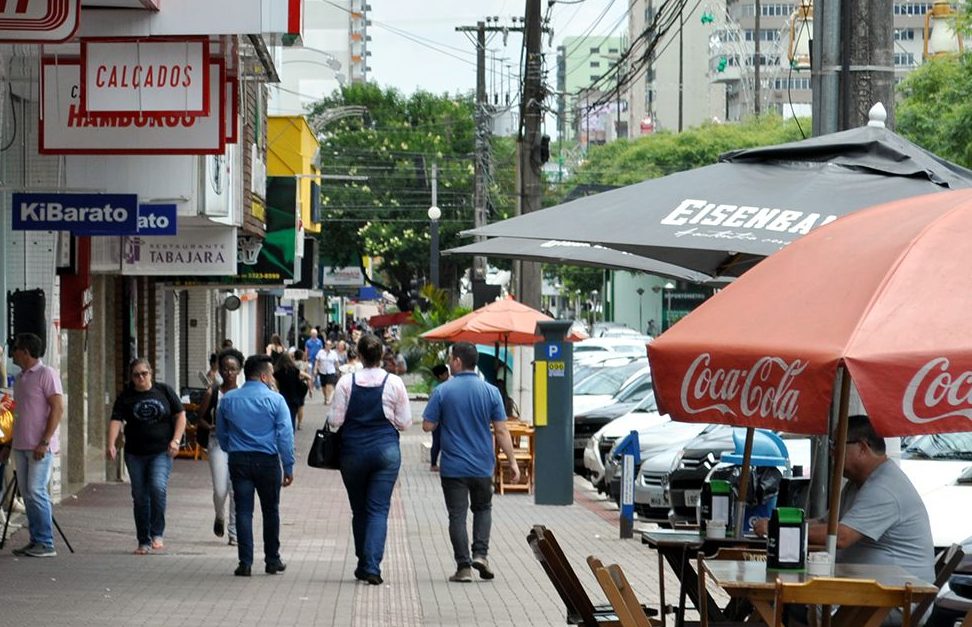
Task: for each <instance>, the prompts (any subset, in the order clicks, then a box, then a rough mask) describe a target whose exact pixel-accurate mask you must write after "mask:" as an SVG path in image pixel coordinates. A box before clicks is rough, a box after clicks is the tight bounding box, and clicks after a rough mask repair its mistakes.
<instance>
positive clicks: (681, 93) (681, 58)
mask: <svg viewBox="0 0 972 627" xmlns="http://www.w3.org/2000/svg"><path fill="white" fill-rule="evenodd" d="M684 8H685V7H684V5H683V6H682V7H681V8H679V10H678V132H679V133H681V132H682V118H683V116H682V112H683V110H684V105H685V100H684V98H685V78H684V74H685V45H684V44H685V42H684V40H683V38H682V33H683V30H684V26H685V20H684V18H683V16H682V11H683V10H684Z"/></svg>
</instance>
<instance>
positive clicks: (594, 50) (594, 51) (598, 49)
mask: <svg viewBox="0 0 972 627" xmlns="http://www.w3.org/2000/svg"><path fill="white" fill-rule="evenodd" d="M591 54H601V49H600V48H591Z"/></svg>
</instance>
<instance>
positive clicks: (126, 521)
mask: <svg viewBox="0 0 972 627" xmlns="http://www.w3.org/2000/svg"><path fill="white" fill-rule="evenodd" d="M323 407H324V406H323V404H322V402H321V400H320V395H316V396H315V397H314V398H313V399H311V400H310V401H309V404H308V406H307V407H306V417H305V420H304V427H303V429H302V430H301V431H298V432H297V458H298V463H297V466H296V469H295V481H294V484H293V486H291V487H289V488H287V489H285V490H284V491H283V496H282V505H281V518H282V531H281V541H282V548H281V554H282V557H283V559H284V561H285V562H286V563H287V565H288V567H287V571H286V572H285V573H283V574H279V575H275V576H269V575H265V574H264V573H263V569H262V568H261V567H260V566H261V553H260V552H261V550H262V549H261V548H260V547H261V546H262V545H261V542H260V540H259V538H260V529H261V527H260V523H259V522H258V521H259V515H257V516H256V521H255V528H256V531H255V534H254V535H255V536H256V538H257V539H256V560H255V564H254V569H253V577H252V578H249V579H243V578H239V577H234V576H233V569H234V567H235V566H236V561H237V560H236V550H235V548H233V547H229V546H227V545H226V541H225V539H219V538H216V537H215V536H214V535H213V533H212V523H213V510H212V504H211V503H212V499H211V483H210V477H209V467H208V465H207V464H206V463H205V462H204V461H192V460H177V461H176V464H175V471H174V473H173V475H172V479H171V482H170V486H169V502H168V515H167V529H166V537H165V541H166V550H165V552H164V554H155V555H148V556H135V555H132V551H133V550H134V549H135V544H136V543H135V536H134V523H133V521H132V515H131V498H130V494H129V488H128V485H127V484H103V483H97V484H91V485H89V486H87V487H86V488H85V489H84V490H83V491H82V492H81V493H80V494H78V495H77V496H76V497H71V498H68V499H67V500H66V501H65V502H64V503H63V504H61V505H60V506H58V507H57V508H56V509H55V516H56V518H57V520H58V522H59V523H60V524H61V526H62V528H63V529H64V532H65V533H66V534H67V536H68V538H69V540H70V542H71V544H72V545H73V546H74V549H75V550H76V551H77V552H76V553H74V554H71V553H70V552H69V551H68V550H67V547H65V546H64V544H63V542H62V541H61V540H60V538H57V539H56V540H57V542H56V544H57V551H58V556H57V557H56V558H54V559H31V558H17V557H14V556H13V555H11V553H10V550H11V549H13V548H16V547H18V546H21V545H22V544H25V543H26V541H27V538H26V532H25V531H23V530H21V531H17V532H16V533H15V534H14V535H13V536H12V538H10V539H8V543H7V545H6V546H5V549H4V551H3V552H2V555H0V573H2V577H3V581H4V585H3V586H2V587H0V617H2V620H0V623H2V624H5V625H25V624H39V625H54V624H58V625H89V624H90V625H105V624H109V623H111V624H125V625H213V626H216V625H256V624H262V625H362V626H364V625H464V626H465V625H514V624H515V625H557V624H563V623H564V608H563V604H562V603H561V601H560V599H559V598H558V597H557V594H556V591H555V590H554V588H553V586H552V585H551V584H550V582H549V581H548V580H547V577H546V576H545V575H544V573H543V570H542V569H541V567H540V564H539V563H538V562H537V561H536V559H535V558H534V557H533V555H532V553H531V552H530V550H529V547H528V545H527V543H526V534H527V532H528V531H529V528H530V526H531V525H533V524H538V523H540V524H545V525H547V526H549V527H550V528H551V529H552V530H554V531H555V533H556V534H557V538H558V540H559V541H560V543H561V544H562V545H563V548H564V550H565V551H566V553H567V554H568V556H569V557H570V560H571V562H572V564H573V566H574V569H575V570H576V571H577V572H578V574H579V576H580V577H581V579H582V581H583V582H584V584H585V586H586V587H587V589H588V591H589V592H590V593H591V595H592V596H594V597H596V598H597V599H601V600H603V595H602V594H601V593H600V590H599V589H598V587H597V583H596V582H595V580H594V578H593V577H592V576H591V574H590V571H589V570H588V569H587V565H586V563H585V562H584V559H585V558H586V556H587V555H589V554H591V553H593V554H595V555H598V556H599V557H600V558H601V559H602V560H603V561H604V562H605V563H620V564H621V566H622V567H623V568H624V570H625V572H626V574H627V575H628V578H629V579H630V580H631V582H632V585H633V586H634V587H635V590H636V592H637V593H638V595H639V596H640V597H641V600H642V601H643V602H645V603H657V601H658V599H657V595H658V585H657V558H656V556H655V554H654V552H652V551H649V550H648V549H647V548H645V547H643V546H642V545H641V543H640V541H639V540H637V539H634V540H627V541H621V540H619V539H618V526H617V510H616V509H613V508H609V507H608V506H606V505H605V504H604V502H603V501H601V500H599V499H597V500H595V499H593V498H592V493H591V492H590V491H589V490H588V487H589V483H588V482H586V481H580V480H579V479H578V480H577V481H576V483H575V486H576V489H575V503H574V505H571V506H566V507H554V506H537V505H534V504H533V497H532V496H526V495H512V496H511V495H505V496H499V495H496V496H495V497H494V500H493V531H492V542H491V547H490V560H491V563H492V565H493V568H494V570H495V571H496V573H497V577H496V579H495V580H493V581H489V582H487V581H483V580H480V579H477V580H476V581H474V582H473V583H470V584H457V583H448V582H447V580H446V579H447V577H448V576H449V575H451V574H452V572H453V571H454V570H455V565H454V563H453V561H452V555H451V553H452V551H451V548H450V545H449V538H448V530H447V519H446V511H445V505H444V503H443V500H442V496H441V490H440V487H439V484H438V475H437V474H435V473H432V472H430V471H429V469H428V464H427V463H425V462H423V461H422V458H423V455H427V453H425V452H424V450H425V449H424V447H423V442H426V441H428V440H429V439H430V438H429V436H428V435H427V434H424V433H423V432H422V430H421V427H420V425H419V423H416V424H415V426H414V427H412V429H411V430H409V431H408V432H406V433H404V434H403V436H402V440H401V442H402V452H403V465H402V471H401V476H400V479H399V483H398V487H397V489H396V491H395V495H394V497H393V499H392V511H391V517H390V519H389V536H388V544H387V547H386V550H385V560H384V563H383V573H382V574H383V577H384V579H385V584H384V585H381V586H369V585H366V584H364V583H360V582H356V581H355V580H354V578H353V576H352V571H353V569H354V561H355V558H354V548H353V546H354V545H353V542H352V539H351V515H350V510H349V507H348V503H347V498H346V495H345V492H344V488H343V486H342V485H341V481H340V475H339V474H338V473H337V472H336V471H326V470H317V469H312V468H309V467H307V466H306V464H305V463H304V460H305V459H306V452H307V447H308V446H309V442H310V440H311V437H312V436H313V433H314V429H315V428H316V427H317V426H318V425H319V424H320V423H321V421H322V419H323ZM421 407H422V403H421V402H413V416H414V417H415V418H416V419H418V418H419V416H420V412H421ZM676 585H677V584H676V583H675V581H674V579H672V580H671V581H667V582H666V587H667V589H668V590H676V589H677V588H676V587H675V586H676ZM669 602H671V599H669Z"/></svg>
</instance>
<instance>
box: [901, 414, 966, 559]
mask: <svg viewBox="0 0 972 627" xmlns="http://www.w3.org/2000/svg"><path fill="white" fill-rule="evenodd" d="M901 470H903V471H904V473H905V474H906V475H908V478H909V479H910V480H911V483H912V484H914V486H915V489H916V490H917V491H918V494H919V495H920V496H921V500H922V501H923V502H924V503H925V509H927V510H928V520H929V522H930V523H931V531H932V541H933V542H934V544H935V546H936V547H946V546H949V545H951V544H953V543H961V542H962V541H963V540H964V539H965V538H967V537H968V536H969V531H970V529H972V523H970V522H969V521H972V432H962V433H936V434H933V435H924V436H921V437H920V438H917V439H915V440H913V441H912V442H911V443H910V445H909V446H907V447H906V448H905V449H904V450H902V451H901Z"/></svg>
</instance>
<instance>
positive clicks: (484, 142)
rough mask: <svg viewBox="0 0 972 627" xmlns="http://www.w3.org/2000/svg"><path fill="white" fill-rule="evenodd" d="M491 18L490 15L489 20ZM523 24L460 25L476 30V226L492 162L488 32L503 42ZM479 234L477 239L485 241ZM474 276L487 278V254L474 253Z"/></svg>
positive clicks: (481, 221)
mask: <svg viewBox="0 0 972 627" xmlns="http://www.w3.org/2000/svg"><path fill="white" fill-rule="evenodd" d="M489 19H490V18H487V20H489ZM522 30H523V28H522V27H518V26H500V25H499V24H498V23H497V24H496V25H493V24H489V25H487V24H486V22H482V21H480V22H476V25H475V26H457V27H456V31H457V32H460V33H466V32H474V33H476V112H475V126H476V131H475V132H476V139H475V142H476V143H475V155H474V157H473V173H474V174H473V175H474V179H475V182H474V192H473V225H474V226H475V227H476V228H480V227H482V226H486V173H487V168H488V165H489V163H488V162H489V141H488V139H489V115H488V113H489V100H488V96H487V95H486V33H503V43H504V44H505V43H506V35H507V33H509V32H521V31H522ZM483 239H485V238H483V237H482V236H479V235H477V236H476V241H477V242H479V241H482V240H483ZM471 278H472V280H473V281H484V280H486V258H485V257H479V256H477V257H473V266H472V277H471Z"/></svg>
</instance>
